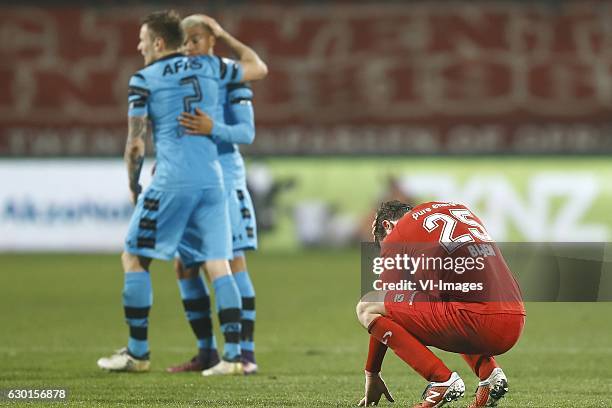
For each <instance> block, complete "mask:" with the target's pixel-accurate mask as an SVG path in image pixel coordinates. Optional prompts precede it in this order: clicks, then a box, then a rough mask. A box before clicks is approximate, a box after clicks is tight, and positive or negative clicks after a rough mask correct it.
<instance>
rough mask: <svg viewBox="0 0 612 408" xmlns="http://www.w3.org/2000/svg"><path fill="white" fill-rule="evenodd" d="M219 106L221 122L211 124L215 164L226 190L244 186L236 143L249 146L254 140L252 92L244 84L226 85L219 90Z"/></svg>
mask: <svg viewBox="0 0 612 408" xmlns="http://www.w3.org/2000/svg"><path fill="white" fill-rule="evenodd" d="M219 100H220V101H222V103H223V123H218V122H214V127H213V130H212V133H213V136H214V137H215V140H216V141H217V149H218V152H219V161H220V162H221V168H222V169H223V180H224V182H225V186H226V188H227V189H228V190H229V189H230V188H243V187H244V186H246V173H245V166H244V160H243V158H242V155H241V154H240V148H239V147H238V144H251V143H253V140H254V138H255V115H254V113H253V104H252V100H253V92H252V91H251V88H250V87H249V86H248V85H247V84H229V85H227V86H223V87H221V88H220V89H219Z"/></svg>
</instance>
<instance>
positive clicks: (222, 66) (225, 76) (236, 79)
mask: <svg viewBox="0 0 612 408" xmlns="http://www.w3.org/2000/svg"><path fill="white" fill-rule="evenodd" d="M217 61H218V63H219V79H220V83H219V84H220V85H221V86H226V85H228V84H237V83H240V82H242V77H243V71H242V65H240V63H239V62H238V61H235V60H232V59H229V58H221V57H217Z"/></svg>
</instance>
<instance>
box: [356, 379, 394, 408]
mask: <svg viewBox="0 0 612 408" xmlns="http://www.w3.org/2000/svg"><path fill="white" fill-rule="evenodd" d="M383 395H384V396H385V397H386V398H387V400H388V401H389V402H395V400H394V399H393V397H392V396H391V393H390V392H389V390H388V389H387V384H385V381H384V380H383V379H382V377H381V376H380V374H379V373H368V372H366V379H365V397H363V398H362V399H361V401H359V405H358V406H359V407H368V406H370V405H378V402H379V401H380V398H381V397H382V396H383Z"/></svg>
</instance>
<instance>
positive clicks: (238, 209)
mask: <svg viewBox="0 0 612 408" xmlns="http://www.w3.org/2000/svg"><path fill="white" fill-rule="evenodd" d="M227 205H228V211H229V215H230V223H231V228H232V244H233V249H234V257H233V259H232V260H231V261H230V268H231V270H232V274H233V275H234V279H235V280H236V284H237V285H238V290H239V291H240V296H241V298H242V315H241V326H242V328H241V333H240V349H241V353H242V363H243V366H244V373H245V374H254V373H256V372H257V364H256V362H255V342H254V332H255V288H254V287H253V282H252V281H251V276H250V274H249V271H248V269H247V263H246V256H245V251H246V250H255V249H257V223H256V219H255V208H254V206H253V202H252V200H251V195H250V194H249V191H248V189H247V188H246V185H241V186H239V188H237V189H233V188H232V189H229V191H228V197H227Z"/></svg>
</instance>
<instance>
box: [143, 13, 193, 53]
mask: <svg viewBox="0 0 612 408" xmlns="http://www.w3.org/2000/svg"><path fill="white" fill-rule="evenodd" d="M142 25H143V27H144V26H146V29H147V31H148V34H149V36H150V37H151V41H152V42H153V43H156V45H157V46H158V47H159V48H160V50H159V51H161V52H163V51H172V50H178V49H179V48H180V47H181V45H182V44H183V31H182V30H181V16H180V15H179V14H178V13H177V12H176V11H174V10H164V11H156V12H153V13H151V14H149V15H147V16H146V17H144V18H143V19H142Z"/></svg>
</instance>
